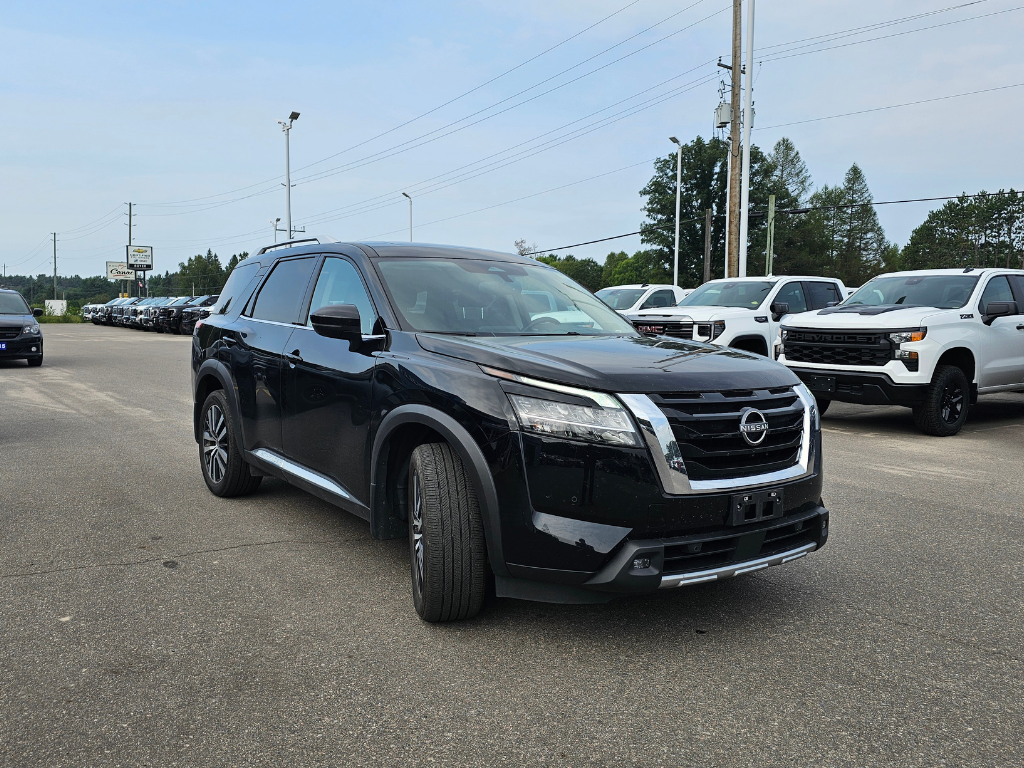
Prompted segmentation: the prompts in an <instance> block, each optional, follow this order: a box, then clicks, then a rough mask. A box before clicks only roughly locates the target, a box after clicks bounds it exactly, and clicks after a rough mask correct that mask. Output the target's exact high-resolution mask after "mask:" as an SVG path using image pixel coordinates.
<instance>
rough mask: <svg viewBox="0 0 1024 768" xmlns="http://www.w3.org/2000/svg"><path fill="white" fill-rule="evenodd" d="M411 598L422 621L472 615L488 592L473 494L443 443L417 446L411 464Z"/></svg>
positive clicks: (480, 525) (481, 527)
mask: <svg viewBox="0 0 1024 768" xmlns="http://www.w3.org/2000/svg"><path fill="white" fill-rule="evenodd" d="M409 554H410V560H411V571H412V599H413V604H414V605H415V607H416V613H418V614H419V616H420V618H421V619H423V620H424V621H458V620H459V619H468V618H470V617H472V616H476V615H477V614H478V613H479V612H480V607H481V606H482V605H483V601H484V595H485V594H486V592H487V549H486V546H485V544H484V525H483V519H482V518H481V517H480V505H479V504H478V503H477V498H476V490H475V489H474V488H473V483H472V482H471V481H470V478H469V475H467V473H466V468H465V467H464V466H463V465H462V460H461V459H460V458H459V457H458V455H457V454H456V453H455V451H453V450H452V448H451V446H449V445H448V444H446V443H429V444H427V445H421V446H419V447H417V448H416V449H415V450H414V451H413V452H412V458H411V460H410V462H409Z"/></svg>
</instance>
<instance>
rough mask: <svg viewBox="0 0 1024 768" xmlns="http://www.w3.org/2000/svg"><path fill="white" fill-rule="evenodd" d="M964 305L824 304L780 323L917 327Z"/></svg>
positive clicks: (791, 325)
mask: <svg viewBox="0 0 1024 768" xmlns="http://www.w3.org/2000/svg"><path fill="white" fill-rule="evenodd" d="M967 311H968V310H966V309H936V308H935V307H904V306H903V305H902V304H888V305H880V306H874V307H869V306H864V305H860V304H854V305H850V306H838V307H827V308H825V309H818V310H815V311H813V312H801V313H800V314H798V315H789V316H788V317H787V318H786V319H785V320H784V321H783V323H782V325H783V327H785V328H821V329H826V328H829V329H831V328H841V329H847V328H849V329H865V330H867V329H873V330H886V329H890V328H892V329H900V328H916V327H918V326H920V325H922V324H924V323H925V321H926V320H927V319H928V318H930V317H934V316H935V315H945V314H951V315H952V316H953V317H956V318H958V317H959V313H960V312H967Z"/></svg>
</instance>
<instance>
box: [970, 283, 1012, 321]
mask: <svg viewBox="0 0 1024 768" xmlns="http://www.w3.org/2000/svg"><path fill="white" fill-rule="evenodd" d="M993 301H1013V293H1012V292H1011V291H1010V282H1009V281H1008V280H1007V279H1006V277H1005V276H1004V275H998V276H996V277H993V278H992V279H991V280H989V281H988V285H986V286H985V292H984V293H983V294H981V301H980V302H978V311H979V312H981V314H983V315H987V314H988V305H989V303H990V302H993Z"/></svg>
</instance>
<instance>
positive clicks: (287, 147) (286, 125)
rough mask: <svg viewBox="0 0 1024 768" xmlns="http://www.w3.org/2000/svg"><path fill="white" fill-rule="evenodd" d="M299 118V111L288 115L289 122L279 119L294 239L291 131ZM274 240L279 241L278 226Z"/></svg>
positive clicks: (290, 236)
mask: <svg viewBox="0 0 1024 768" xmlns="http://www.w3.org/2000/svg"><path fill="white" fill-rule="evenodd" d="M298 119H299V113H298V112H292V113H291V114H290V115H289V116H288V122H285V121H284V120H278V121H277V122H278V123H280V125H281V130H282V131H284V189H285V205H286V210H285V216H287V227H286V228H287V230H288V239H289V240H291V239H292V167H291V132H292V123H294V122H295V121H296V120H298ZM274 229H275V233H274V242H277V233H276V229H277V228H276V227H275V228H274Z"/></svg>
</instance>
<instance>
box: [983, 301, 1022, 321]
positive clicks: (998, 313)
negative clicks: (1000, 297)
mask: <svg viewBox="0 0 1024 768" xmlns="http://www.w3.org/2000/svg"><path fill="white" fill-rule="evenodd" d="M1019 314H1020V312H1019V311H1018V310H1017V302H1016V301H990V302H989V303H988V306H987V307H985V314H984V316H983V317H982V322H983V323H985V325H992V321H993V320H995V319H996V318H997V317H1006V316H1007V315H1019Z"/></svg>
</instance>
